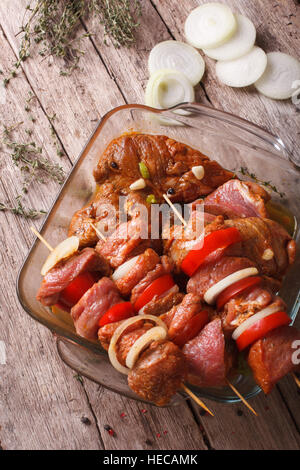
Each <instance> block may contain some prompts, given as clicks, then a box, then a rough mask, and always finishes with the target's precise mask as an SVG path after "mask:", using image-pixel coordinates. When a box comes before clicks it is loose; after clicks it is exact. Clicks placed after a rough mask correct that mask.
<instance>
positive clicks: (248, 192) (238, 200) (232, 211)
mask: <svg viewBox="0 0 300 470" xmlns="http://www.w3.org/2000/svg"><path fill="white" fill-rule="evenodd" d="M269 199H270V196H269V194H268V193H267V192H266V191H265V190H264V189H263V188H262V187H261V186H259V185H258V184H256V183H252V182H245V181H240V180H238V179H234V180H230V181H227V182H226V183H225V184H223V185H222V186H220V187H218V189H216V190H215V191H214V192H213V193H211V194H210V195H209V196H207V197H206V198H205V199H204V201H203V204H204V207H205V211H206V212H210V213H211V214H215V215H224V216H227V217H228V218H235V217H268V212H267V209H266V207H265V203H266V202H267V201H268V200H269Z"/></svg>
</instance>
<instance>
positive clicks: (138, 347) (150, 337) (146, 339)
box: [126, 326, 167, 369]
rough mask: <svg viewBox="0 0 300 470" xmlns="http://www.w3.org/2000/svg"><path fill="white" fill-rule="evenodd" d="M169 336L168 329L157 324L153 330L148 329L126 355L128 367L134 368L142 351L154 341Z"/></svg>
mask: <svg viewBox="0 0 300 470" xmlns="http://www.w3.org/2000/svg"><path fill="white" fill-rule="evenodd" d="M166 337H167V331H166V329H165V328H162V327H161V326H155V327H153V328H151V330H148V331H146V333H144V334H143V335H142V336H140V338H138V339H137V340H136V342H135V343H134V344H133V345H132V346H131V348H130V350H129V352H128V354H127V357H126V366H127V367H128V369H132V368H133V366H134V364H135V363H136V360H137V358H138V357H139V355H140V353H141V351H142V350H143V349H146V348H147V346H149V344H150V343H152V341H158V340H160V339H165V338H166Z"/></svg>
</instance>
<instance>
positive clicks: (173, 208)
mask: <svg viewBox="0 0 300 470" xmlns="http://www.w3.org/2000/svg"><path fill="white" fill-rule="evenodd" d="M163 198H164V199H165V201H166V202H167V203H168V204H169V206H170V207H171V209H172V211H173V212H174V213H175V214H176V215H177V217H178V219H179V220H180V221H181V222H182V224H183V225H184V226H185V227H186V226H187V223H186V221H185V220H184V218H183V217H182V215H181V214H180V212H179V211H178V210H177V209H176V207H175V206H174V204H173V203H172V202H171V201H170V199H169V198H168V196H167V195H166V194H163Z"/></svg>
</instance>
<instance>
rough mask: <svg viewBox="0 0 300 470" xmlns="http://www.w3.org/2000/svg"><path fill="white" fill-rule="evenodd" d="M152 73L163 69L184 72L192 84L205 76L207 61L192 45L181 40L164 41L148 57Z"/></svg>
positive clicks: (195, 83)
mask: <svg viewBox="0 0 300 470" xmlns="http://www.w3.org/2000/svg"><path fill="white" fill-rule="evenodd" d="M148 68H149V72H150V75H152V74H153V73H155V72H157V71H158V70H162V69H171V70H177V71H178V72H181V73H183V74H184V75H185V76H186V77H187V78H188V80H189V81H190V82H191V84H192V85H197V83H199V82H200V80H201V78H202V77H203V74H204V70H205V62H204V60H203V59H202V57H201V55H200V53H199V52H198V51H196V49H194V48H193V47H192V46H190V45H189V44H186V43H184V42H180V41H163V42H160V43H158V44H156V46H154V47H153V49H152V51H151V52H150V55H149V59H148Z"/></svg>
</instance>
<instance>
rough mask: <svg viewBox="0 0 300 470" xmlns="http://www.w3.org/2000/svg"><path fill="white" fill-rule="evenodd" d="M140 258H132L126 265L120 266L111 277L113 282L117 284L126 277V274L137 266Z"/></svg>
mask: <svg viewBox="0 0 300 470" xmlns="http://www.w3.org/2000/svg"><path fill="white" fill-rule="evenodd" d="M139 257H140V255H137V256H135V257H134V258H131V259H129V260H128V261H125V263H123V264H121V266H119V267H118V268H117V269H116V270H115V271H114V273H113V274H112V276H111V277H112V279H113V281H115V282H116V281H118V280H119V279H121V278H122V277H124V276H126V274H128V273H129V271H130V270H131V268H132V267H133V266H134V265H135V263H136V261H137V259H138V258H139Z"/></svg>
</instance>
